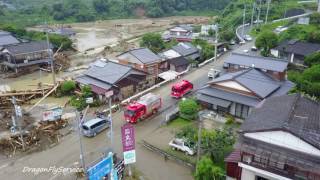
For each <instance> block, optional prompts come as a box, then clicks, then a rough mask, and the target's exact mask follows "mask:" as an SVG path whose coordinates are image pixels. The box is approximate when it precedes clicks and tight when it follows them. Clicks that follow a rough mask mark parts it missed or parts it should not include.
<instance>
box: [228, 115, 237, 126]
mask: <svg viewBox="0 0 320 180" xmlns="http://www.w3.org/2000/svg"><path fill="white" fill-rule="evenodd" d="M226 119H227V121H226V124H227V125H231V124H234V123H235V121H236V120H235V118H234V117H233V116H231V115H230V114H228V115H227V118H226Z"/></svg>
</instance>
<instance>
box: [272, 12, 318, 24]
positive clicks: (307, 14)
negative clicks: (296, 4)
mask: <svg viewBox="0 0 320 180" xmlns="http://www.w3.org/2000/svg"><path fill="white" fill-rule="evenodd" d="M311 14H312V13H311V12H309V13H305V14H300V15H297V16H291V17H287V18H282V19H276V20H273V21H272V22H279V21H285V20H290V19H297V18H299V17H305V16H309V15H311Z"/></svg>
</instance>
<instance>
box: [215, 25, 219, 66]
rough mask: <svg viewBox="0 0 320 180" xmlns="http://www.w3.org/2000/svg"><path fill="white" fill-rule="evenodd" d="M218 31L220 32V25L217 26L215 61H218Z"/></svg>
mask: <svg viewBox="0 0 320 180" xmlns="http://www.w3.org/2000/svg"><path fill="white" fill-rule="evenodd" d="M218 31H219V25H218V24H216V35H215V36H216V37H215V42H214V61H217V52H218Z"/></svg>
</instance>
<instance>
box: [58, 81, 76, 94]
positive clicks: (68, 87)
mask: <svg viewBox="0 0 320 180" xmlns="http://www.w3.org/2000/svg"><path fill="white" fill-rule="evenodd" d="M60 88H61V91H62V93H63V94H65V95H68V94H71V93H72V92H73V91H74V90H75V89H76V83H75V82H74V81H64V82H63V83H62V84H61V87H60Z"/></svg>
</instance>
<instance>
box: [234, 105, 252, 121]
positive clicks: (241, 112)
mask: <svg viewBox="0 0 320 180" xmlns="http://www.w3.org/2000/svg"><path fill="white" fill-rule="evenodd" d="M248 114H249V106H246V105H243V104H238V103H236V113H235V115H236V116H237V117H240V118H247V117H248Z"/></svg>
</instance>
